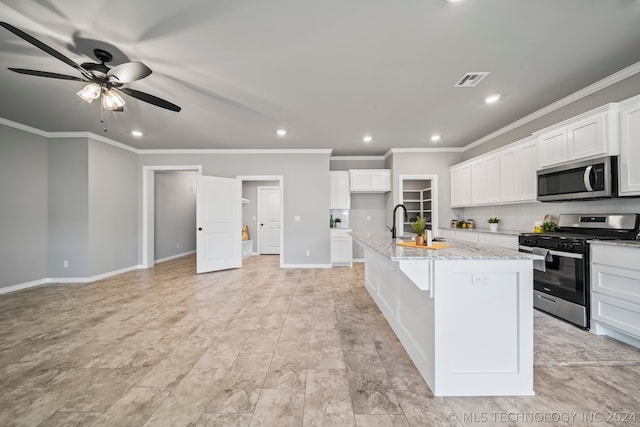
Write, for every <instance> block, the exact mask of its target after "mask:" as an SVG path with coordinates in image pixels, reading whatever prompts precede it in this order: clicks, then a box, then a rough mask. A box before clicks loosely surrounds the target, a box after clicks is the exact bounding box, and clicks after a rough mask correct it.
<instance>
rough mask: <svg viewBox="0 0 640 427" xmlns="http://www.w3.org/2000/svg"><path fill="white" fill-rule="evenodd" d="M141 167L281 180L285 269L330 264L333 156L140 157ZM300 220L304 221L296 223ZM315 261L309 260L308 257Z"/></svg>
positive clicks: (206, 154)
mask: <svg viewBox="0 0 640 427" xmlns="http://www.w3.org/2000/svg"><path fill="white" fill-rule="evenodd" d="M139 161H140V165H145V166H146V165H202V166H203V171H202V173H203V175H211V176H221V177H236V176H238V175H282V176H283V177H284V178H283V179H284V182H283V198H284V224H283V227H284V242H283V246H284V253H283V254H281V256H283V260H284V263H285V264H325V265H326V264H329V262H330V253H329V251H330V248H329V233H328V228H329V223H328V221H327V213H328V212H329V202H330V200H329V188H330V184H329V173H328V172H329V154H328V153H327V154H280V153H273V154H217V153H210V154H209V153H205V154H140V156H139ZM294 216H300V221H294ZM307 250H308V251H310V253H311V255H310V256H308V257H307V256H306V251H307Z"/></svg>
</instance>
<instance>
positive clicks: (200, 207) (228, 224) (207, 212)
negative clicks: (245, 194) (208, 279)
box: [196, 175, 242, 273]
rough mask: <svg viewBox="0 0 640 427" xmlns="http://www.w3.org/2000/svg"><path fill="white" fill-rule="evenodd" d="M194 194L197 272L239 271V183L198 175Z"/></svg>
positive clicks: (240, 207)
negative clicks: (231, 269) (230, 269)
mask: <svg viewBox="0 0 640 427" xmlns="http://www.w3.org/2000/svg"><path fill="white" fill-rule="evenodd" d="M196 193H197V199H196V227H197V229H198V231H197V237H196V264H197V267H196V271H197V272H198V273H206V272H209V271H217V270H225V269H228V268H239V267H241V266H242V247H241V245H242V183H241V182H240V180H238V179H233V178H218V177H214V176H202V175H200V176H198V182H197V190H196Z"/></svg>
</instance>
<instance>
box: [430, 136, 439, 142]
mask: <svg viewBox="0 0 640 427" xmlns="http://www.w3.org/2000/svg"><path fill="white" fill-rule="evenodd" d="M431 141H432V142H438V141H440V135H438V134H435V135H431Z"/></svg>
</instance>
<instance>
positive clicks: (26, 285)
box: [0, 265, 144, 294]
mask: <svg viewBox="0 0 640 427" xmlns="http://www.w3.org/2000/svg"><path fill="white" fill-rule="evenodd" d="M142 268H144V267H143V266H142V265H132V266H130V267H125V268H121V269H119V270H113V271H108V272H106V273H101V274H96V275H95V276H90V277H46V278H44V279H39V280H33V281H31V282H25V283H18V284H17V285H11V286H5V287H3V288H0V294H6V293H9V292H15V291H19V290H21V289H27V288H33V287H36V286H41V285H46V284H49V283H91V282H95V281H97V280H102V279H106V278H107V277H111V276H116V275H118V274H122V273H128V272H129V271H133V270H139V269H142Z"/></svg>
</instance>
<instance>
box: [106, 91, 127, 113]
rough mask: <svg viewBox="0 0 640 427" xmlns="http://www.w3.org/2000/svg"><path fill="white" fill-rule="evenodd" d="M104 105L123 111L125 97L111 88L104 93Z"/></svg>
mask: <svg viewBox="0 0 640 427" xmlns="http://www.w3.org/2000/svg"><path fill="white" fill-rule="evenodd" d="M102 106H103V107H104V108H105V109H107V110H111V111H122V110H123V108H122V107H124V99H122V97H121V96H120V95H118V93H117V92H116V91H115V90H113V89H109V90H107V91H105V93H104V94H103V95H102Z"/></svg>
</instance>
